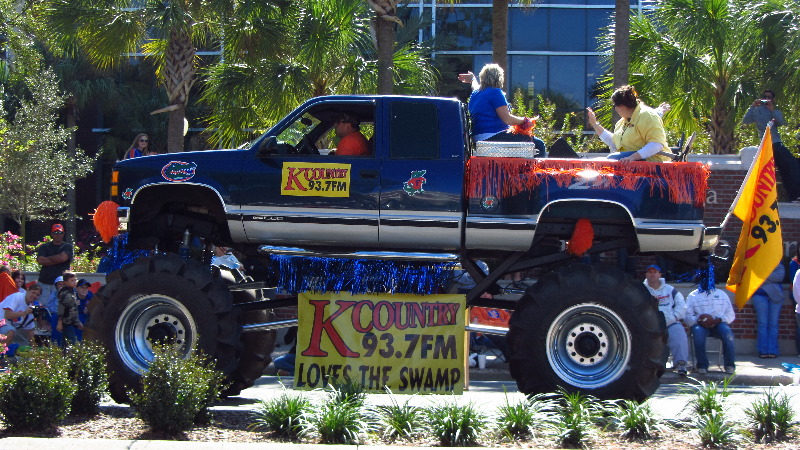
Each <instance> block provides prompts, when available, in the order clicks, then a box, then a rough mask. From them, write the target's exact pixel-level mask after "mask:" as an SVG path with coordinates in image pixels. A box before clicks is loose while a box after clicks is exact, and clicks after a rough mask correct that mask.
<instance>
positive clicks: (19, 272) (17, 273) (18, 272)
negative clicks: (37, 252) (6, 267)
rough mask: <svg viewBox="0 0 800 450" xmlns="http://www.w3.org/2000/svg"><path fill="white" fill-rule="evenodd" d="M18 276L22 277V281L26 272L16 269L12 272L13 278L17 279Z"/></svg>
mask: <svg viewBox="0 0 800 450" xmlns="http://www.w3.org/2000/svg"><path fill="white" fill-rule="evenodd" d="M17 277H22V281H25V274H24V273H23V272H22V271H21V270H15V271H13V272H11V279H12V280H14V279H16V278H17ZM23 284H24V283H23Z"/></svg>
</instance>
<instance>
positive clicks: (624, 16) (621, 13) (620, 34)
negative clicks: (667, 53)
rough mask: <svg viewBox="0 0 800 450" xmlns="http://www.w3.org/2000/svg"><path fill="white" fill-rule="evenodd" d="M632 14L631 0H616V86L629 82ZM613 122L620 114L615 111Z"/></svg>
mask: <svg viewBox="0 0 800 450" xmlns="http://www.w3.org/2000/svg"><path fill="white" fill-rule="evenodd" d="M630 14H631V6H630V1H629V0H616V3H615V5H614V88H618V87H620V86H625V85H626V84H628V64H629V61H630V54H631V52H630V42H629V40H628V37H629V34H630V28H631V27H630ZM613 113H614V114H613V117H614V118H613V120H612V122H611V123H612V124H613V123H617V121H618V120H619V115H617V112H616V111H613Z"/></svg>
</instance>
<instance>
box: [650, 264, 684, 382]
mask: <svg viewBox="0 0 800 450" xmlns="http://www.w3.org/2000/svg"><path fill="white" fill-rule="evenodd" d="M644 276H645V280H644V286H645V287H646V288H647V290H648V291H650V295H652V296H653V297H655V298H656V300H658V310H659V311H661V312H662V313H664V319H665V320H666V321H667V344H668V345H669V351H670V352H672V360H673V361H674V363H675V364H674V367H676V368H677V370H676V371H677V372H678V375H680V376H682V377H685V376H686V375H687V374H688V371H687V370H686V361H687V360H688V359H689V339H688V338H687V337H686V330H684V329H683V324H682V323H681V320H683V318H684V317H686V302H685V301H684V300H683V294H681V293H680V292H678V290H677V289H675V288H674V287H673V286H670V285H668V284H667V282H666V281H665V280H664V279H663V278H661V267H659V266H657V265H655V264H653V265H651V266H648V267H647V270H645V273H644Z"/></svg>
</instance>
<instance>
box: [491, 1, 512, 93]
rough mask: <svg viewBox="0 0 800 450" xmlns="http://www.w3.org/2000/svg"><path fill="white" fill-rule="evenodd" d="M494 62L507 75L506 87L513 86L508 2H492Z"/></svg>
mask: <svg viewBox="0 0 800 450" xmlns="http://www.w3.org/2000/svg"><path fill="white" fill-rule="evenodd" d="M492 62H494V63H495V64H498V65H500V67H502V68H503V71H504V72H505V73H506V77H505V87H506V89H507V88H508V86H509V85H510V84H511V83H510V80H509V78H510V77H509V76H508V70H507V69H508V67H507V66H508V1H507V0H492Z"/></svg>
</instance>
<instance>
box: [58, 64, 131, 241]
mask: <svg viewBox="0 0 800 450" xmlns="http://www.w3.org/2000/svg"><path fill="white" fill-rule="evenodd" d="M53 69H54V72H55V75H56V78H57V79H58V83H59V88H60V89H61V90H62V91H64V92H66V96H65V97H64V106H63V107H62V111H63V113H64V124H65V126H66V128H67V129H68V130H71V133H70V137H69V139H68V140H67V148H66V151H67V155H68V157H69V158H70V159H73V158H74V157H75V155H76V151H75V149H76V147H75V131H76V130H77V124H78V121H79V117H80V110H81V109H82V108H84V107H85V106H86V105H87V104H89V102H90V101H93V102H102V103H104V104H106V105H119V104H121V101H122V96H121V93H120V89H119V86H118V85H117V83H115V81H114V79H113V78H111V77H109V76H107V75H106V74H102V73H98V72H97V71H95V70H93V69H92V67H90V66H89V64H88V62H87V61H86V59H85V58H83V55H77V57H75V58H73V57H69V56H67V57H65V58H60V59H58V60H56V61H55V64H53ZM66 202H67V222H66V235H67V239H68V240H70V241H72V242H75V232H76V229H75V216H76V212H75V188H74V186H73V187H71V188H69V189H68V190H67V195H66Z"/></svg>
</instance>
